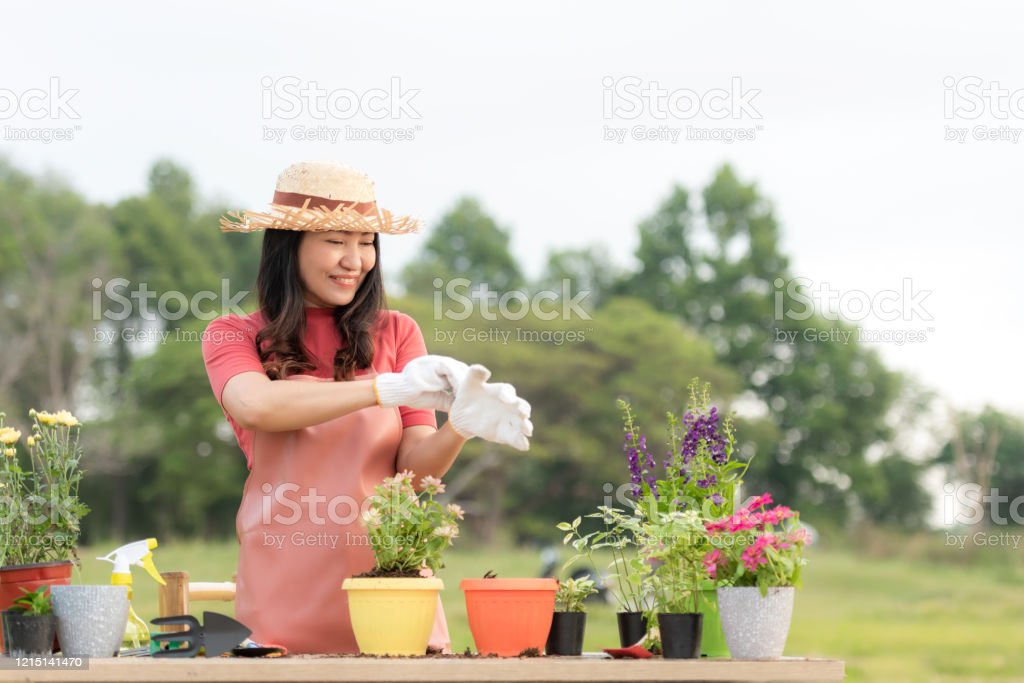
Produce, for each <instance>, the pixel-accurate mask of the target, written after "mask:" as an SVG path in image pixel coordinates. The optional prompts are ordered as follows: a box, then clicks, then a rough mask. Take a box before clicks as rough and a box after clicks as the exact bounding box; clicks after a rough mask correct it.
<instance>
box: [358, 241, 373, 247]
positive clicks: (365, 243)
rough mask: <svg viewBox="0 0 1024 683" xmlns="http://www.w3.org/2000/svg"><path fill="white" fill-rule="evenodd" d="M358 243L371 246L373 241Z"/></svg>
mask: <svg viewBox="0 0 1024 683" xmlns="http://www.w3.org/2000/svg"><path fill="white" fill-rule="evenodd" d="M359 244H361V245H363V246H364V247H372V246H373V242H360V243H359Z"/></svg>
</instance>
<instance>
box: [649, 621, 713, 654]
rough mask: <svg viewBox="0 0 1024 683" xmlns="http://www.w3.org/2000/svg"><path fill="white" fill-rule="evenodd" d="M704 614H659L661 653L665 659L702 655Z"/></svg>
mask: <svg viewBox="0 0 1024 683" xmlns="http://www.w3.org/2000/svg"><path fill="white" fill-rule="evenodd" d="M703 625H704V615H703V614H701V613H699V612H697V613H684V614H659V615H658V631H659V632H660V633H661V653H662V656H663V657H665V659H697V658H698V657H700V634H701V629H702V627H703Z"/></svg>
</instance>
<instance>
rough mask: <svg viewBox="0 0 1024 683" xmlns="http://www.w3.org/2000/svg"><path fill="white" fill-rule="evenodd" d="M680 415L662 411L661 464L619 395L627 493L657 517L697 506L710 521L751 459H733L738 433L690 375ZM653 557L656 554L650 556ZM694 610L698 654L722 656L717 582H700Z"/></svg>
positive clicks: (728, 505)
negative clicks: (698, 616)
mask: <svg viewBox="0 0 1024 683" xmlns="http://www.w3.org/2000/svg"><path fill="white" fill-rule="evenodd" d="M687 390H688V393H689V401H688V403H687V407H686V411H685V412H684V413H683V414H682V416H677V415H675V414H674V413H672V412H671V411H669V412H667V413H666V417H667V421H668V425H667V428H666V432H667V440H666V446H667V449H668V450H667V457H666V458H665V459H664V460H663V461H662V462H661V463H660V466H659V463H658V462H657V461H656V459H655V458H654V456H653V454H652V453H651V452H650V451H649V450H648V447H647V437H646V435H644V434H643V432H642V430H641V429H640V426H639V424H638V422H637V420H636V418H635V417H634V415H633V411H632V407H631V406H630V404H629V403H628V402H627V401H624V400H619V402H618V404H619V409H620V411H621V412H622V417H623V431H624V433H625V441H624V445H623V450H624V451H625V452H626V454H627V461H628V463H629V470H630V492H631V494H632V498H633V500H634V501H635V502H636V504H637V509H638V513H639V514H640V515H641V516H642V517H644V518H645V519H648V520H655V519H656V518H657V516H658V515H659V514H661V515H664V514H666V513H670V512H673V511H676V510H683V511H685V510H695V511H697V512H698V513H699V514H700V516H701V518H702V519H704V520H706V521H710V520H715V519H721V518H722V517H726V516H728V515H730V514H732V512H733V510H734V509H735V504H736V499H737V498H738V496H739V489H740V486H741V484H742V481H743V475H744V473H745V472H746V469H747V467H748V466H749V462H741V461H738V460H736V459H734V457H733V456H734V454H735V450H736V448H735V446H736V438H735V430H734V426H733V422H732V417H731V416H725V417H722V415H721V414H720V413H719V411H718V407H717V406H714V405H712V404H711V385H710V383H708V382H703V383H702V382H701V381H700V379H699V378H696V377H695V378H693V379H692V380H691V381H690V383H689V385H688V387H687ZM652 561H653V562H657V560H656V559H653V560H652ZM698 591H699V594H698V595H697V600H698V602H697V608H696V611H699V612H700V613H702V614H704V619H703V629H702V630H703V637H702V639H701V643H702V645H701V654H702V655H703V656H708V657H720V656H726V655H727V654H728V651H727V649H726V646H725V639H724V636H723V634H722V629H721V625H720V623H719V620H718V609H717V599H716V592H715V584H714V582H712V581H710V580H705V581H703V582H702V584H701V585H700V586H699V587H698Z"/></svg>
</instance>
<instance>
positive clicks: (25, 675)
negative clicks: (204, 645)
mask: <svg viewBox="0 0 1024 683" xmlns="http://www.w3.org/2000/svg"><path fill="white" fill-rule="evenodd" d="M2 664H3V665H2V667H0V681H79V682H86V681H139V682H147V681H171V682H174V681H182V682H184V681H188V682H197V681H275V682H283V681H375V682H379V681H395V682H398V681H417V682H418V683H423V682H426V681H438V682H439V683H453V682H458V681H464V682H468V681H589V682H598V681H841V680H843V678H844V677H845V667H844V663H843V662H842V661H840V660H835V659H809V658H803V657H784V658H782V659H778V660H762V661H734V660H731V659H717V658H716V659H707V658H704V659H689V660H687V659H661V658H653V659H645V660H637V659H620V660H611V659H602V658H599V656H587V655H584V656H583V657H508V658H497V657H461V656H449V657H436V656H435V657H401V658H399V657H395V658H387V657H381V658H378V657H359V656H328V655H324V656H318V655H299V656H290V657H281V658H276V659H246V658H236V657H217V658H211V659H205V658H202V657H199V658H195V659H174V658H167V659H165V658H160V659H153V658H149V657H145V658H142V657H126V658H110V659H93V660H91V661H89V662H88V669H77V670H73V669H54V668H34V667H20V668H15V667H14V666H13V665H14V664H15V662H14V661H13V660H10V659H8V660H7V661H4V662H3V663H2Z"/></svg>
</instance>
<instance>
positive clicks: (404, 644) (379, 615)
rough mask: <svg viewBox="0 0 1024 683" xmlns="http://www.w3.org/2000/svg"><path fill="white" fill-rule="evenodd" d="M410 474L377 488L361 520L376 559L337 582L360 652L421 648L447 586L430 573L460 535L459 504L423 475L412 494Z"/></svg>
mask: <svg viewBox="0 0 1024 683" xmlns="http://www.w3.org/2000/svg"><path fill="white" fill-rule="evenodd" d="M413 476H414V475H413V473H412V472H408V471H405V472H400V473H398V474H396V475H395V476H393V477H389V478H387V479H385V480H384V482H383V483H382V484H380V485H378V486H377V487H375V489H374V495H373V497H372V498H371V499H370V505H369V507H368V508H367V510H366V512H365V513H364V514H363V521H364V522H365V524H366V528H367V532H368V535H369V541H370V546H371V547H372V548H373V554H374V558H375V560H376V563H375V565H374V568H373V569H372V570H371V571H369V572H367V573H365V574H363V575H361V576H357V577H351V578H348V579H345V582H344V583H343V584H342V589H343V590H345V591H346V592H347V595H348V608H349V616H350V617H351V621H352V630H353V631H354V633H355V637H356V642H357V643H358V645H359V650H360V651H361V652H363V653H365V654H375V655H422V654H425V653H426V651H427V642H428V641H429V640H430V630H431V626H432V625H433V623H434V616H435V613H436V611H437V603H438V593H439V592H440V591H441V590H442V589H443V588H444V583H443V582H442V581H441V579H438V578H435V577H434V576H433V572H434V571H436V570H438V569H440V568H441V567H443V566H444V564H443V563H442V562H441V555H442V553H443V552H444V550H445V549H446V548H448V547H449V546H451V545H452V543H453V541H454V539H455V538H456V537H458V535H459V527H458V520H460V519H462V517H463V512H462V509H461V508H460V507H459V506H458V505H456V504H454V503H449V504H448V505H443V504H442V503H441V502H440V501H438V500H436V498H435V497H436V496H438V495H439V494H441V493H443V492H444V484H443V483H441V481H440V480H439V479H437V478H435V477H429V476H428V477H423V478H422V480H421V484H422V490H421V491H420V492H419V493H417V492H416V490H415V488H414V487H413Z"/></svg>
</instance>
